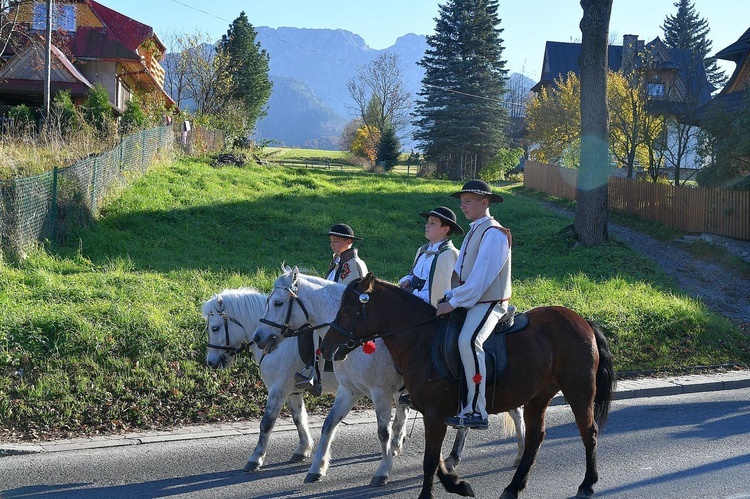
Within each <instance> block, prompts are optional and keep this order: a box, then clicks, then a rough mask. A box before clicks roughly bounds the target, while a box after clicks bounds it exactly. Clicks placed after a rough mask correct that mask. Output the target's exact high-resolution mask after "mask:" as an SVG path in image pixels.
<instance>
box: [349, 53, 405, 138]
mask: <svg viewBox="0 0 750 499" xmlns="http://www.w3.org/2000/svg"><path fill="white" fill-rule="evenodd" d="M346 87H347V89H348V90H349V94H350V95H351V97H352V99H353V100H354V103H355V107H354V110H355V112H356V113H357V114H358V115H359V117H360V118H361V119H362V122H363V123H364V125H365V126H366V127H367V128H368V129H371V128H375V129H377V130H378V131H379V132H382V131H383V130H385V129H386V128H388V127H392V128H393V130H394V131H395V132H396V136H397V137H399V138H403V135H402V134H403V131H404V130H405V129H406V127H407V126H408V125H409V109H411V104H412V102H411V100H412V99H411V94H410V93H409V92H408V91H407V90H406V88H405V86H404V81H403V73H402V71H401V65H400V61H399V57H398V55H397V54H392V53H390V52H384V53H383V54H381V55H380V56H378V58H377V59H375V60H373V61H371V62H370V63H369V64H366V65H364V66H362V67H361V68H359V69H358V70H357V74H356V76H355V77H354V78H352V79H350V80H349V81H348V82H347V84H346Z"/></svg>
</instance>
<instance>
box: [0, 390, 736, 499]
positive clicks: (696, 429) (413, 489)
mask: <svg viewBox="0 0 750 499" xmlns="http://www.w3.org/2000/svg"><path fill="white" fill-rule="evenodd" d="M490 424H491V429H490V430H488V431H483V432H482V431H475V432H473V433H472V434H471V435H470V437H469V442H468V444H467V447H466V450H465V453H464V460H463V461H462V462H461V465H460V466H459V468H458V470H457V471H458V473H459V474H460V475H461V476H463V477H464V478H465V479H467V480H469V481H470V483H471V484H472V486H473V487H474V491H475V493H476V496H477V497H498V496H499V495H500V493H501V491H502V488H503V487H505V485H507V483H508V482H509V481H510V479H511V477H512V474H513V471H514V470H513V468H512V466H511V461H512V458H513V456H514V454H515V441H514V440H512V439H505V438H498V435H499V433H498V431H497V426H498V420H497V419H491V421H490ZM318 431H319V430H314V431H313V434H316V433H318ZM409 432H410V437H409V438H408V439H407V442H406V450H405V453H404V454H403V455H402V456H400V457H399V458H398V459H397V460H396V464H395V466H394V469H393V472H392V474H391V481H390V483H389V484H388V485H386V486H384V487H380V488H373V487H370V486H369V485H368V483H369V480H370V477H371V476H372V474H373V473H374V472H375V470H376V469H377V466H378V461H379V453H380V449H379V444H378V443H377V439H376V436H375V426H374V424H372V423H360V424H350V425H342V427H341V428H340V430H339V432H338V435H337V439H336V441H335V442H334V445H333V452H334V458H333V461H332V465H331V468H330V470H329V472H328V476H327V477H326V478H325V479H324V480H323V481H322V482H319V483H316V484H304V483H303V480H304V477H305V475H306V473H307V467H308V466H309V461H308V462H306V463H302V464H290V463H288V462H287V459H288V458H289V456H290V455H291V453H292V450H293V449H294V446H295V444H296V432H293V431H284V430H283V429H282V430H281V431H275V432H274V434H273V435H272V437H271V443H270V445H269V452H268V458H267V461H266V465H265V466H264V468H263V469H262V471H260V472H258V473H253V474H250V473H244V472H243V471H242V467H243V466H244V464H245V461H246V459H247V456H248V454H249V453H250V451H251V449H252V447H254V445H255V441H256V435H254V434H251V433H248V434H244V435H226V436H223V437H221V436H220V437H214V438H198V439H187V440H176V441H169V440H168V439H164V440H163V441H161V442H159V443H157V444H148V445H129V446H117V447H101V446H100V447H96V448H71V450H65V451H61V452H39V453H30V454H20V455H10V456H6V457H3V458H0V497H2V498H3V499H9V498H21V497H23V498H37V497H44V498H49V497H51V498H68V497H70V498H73V497H75V498H103V497H106V498H140V497H148V498H151V497H185V498H188V497H189V498H194V497H200V498H246V497H257V498H269V499H270V498H277V497H310V498H341V499H343V498H347V499H348V498H352V497H373V498H374V497H388V498H406V497H416V496H417V495H418V494H419V490H420V486H421V455H422V442H423V440H422V439H423V433H422V421H421V419H419V418H415V420H414V422H413V423H411V422H410V424H409ZM748 433H750V388H747V387H746V388H739V389H724V390H720V391H707V392H700V393H683V394H681V395H679V396H656V397H648V398H643V397H636V398H626V399H622V400H616V401H614V402H613V406H612V411H611V415H610V420H609V423H608V425H607V427H606V428H605V430H604V431H603V432H602V433H601V435H600V438H599V452H598V457H599V473H600V481H599V483H598V484H597V486H596V487H595V490H596V492H597V497H612V498H633V499H635V498H638V499H643V498H652V497H659V498H675V499H686V498H721V499H730V498H731V499H740V498H750V479H749V478H748V477H750V438H749V437H750V435H748ZM452 437H453V432H452V431H449V433H448V438H447V439H446V440H447V441H448V440H452ZM446 445H447V444H446ZM583 458H584V454H583V446H582V444H581V441H580V438H579V437H578V433H577V429H576V427H575V424H574V423H573V419H572V414H571V413H570V410H569V408H568V407H567V406H566V405H556V406H552V407H550V408H549V410H548V413H547V438H546V440H545V443H544V444H543V446H542V449H541V451H540V454H539V457H538V459H537V462H536V464H535V466H534V468H532V471H531V475H530V478H529V484H528V487H527V490H526V491H525V492H524V493H523V494H522V495H521V497H527V498H536V499H545V498H567V497H571V496H573V495H574V494H575V492H576V489H577V487H578V484H579V483H580V481H581V480H582V477H583V472H584V463H583ZM434 493H435V497H436V498H445V497H453V496H450V495H449V494H447V493H446V492H445V490H444V489H442V487H441V486H440V485H439V484H436V486H435V489H434Z"/></svg>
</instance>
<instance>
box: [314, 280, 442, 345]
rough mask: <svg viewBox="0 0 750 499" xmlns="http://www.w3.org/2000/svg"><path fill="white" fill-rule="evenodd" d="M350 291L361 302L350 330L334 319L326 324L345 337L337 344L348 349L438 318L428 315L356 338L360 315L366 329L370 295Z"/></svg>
mask: <svg viewBox="0 0 750 499" xmlns="http://www.w3.org/2000/svg"><path fill="white" fill-rule="evenodd" d="M352 292H353V293H354V294H356V295H358V296H357V299H358V300H359V303H360V304H361V306H360V308H359V310H358V311H357V314H356V315H355V316H354V321H353V322H352V330H351V331H348V330H346V329H344V328H343V327H341V326H339V325H338V324H337V323H336V321H333V322H330V323H329V324H328V326H329V327H330V328H331V329H333V330H334V331H336V332H337V333H339V334H340V335H341V336H343V337H344V338H346V341H344V342H342V343H339V346H344V347H346V348H348V349H349V350H354V349H355V348H357V347H359V346H362V345H364V344H365V343H367V342H368V341H372V340H375V339H377V338H385V337H386V336H392V335H394V334H399V333H404V332H406V331H411V330H412V329H416V328H418V327H420V326H423V325H424V324H427V323H428V322H431V321H434V320H435V319H437V318H438V317H437V316H434V317H429V318H427V319H425V320H423V321H420V322H418V323H416V324H414V325H413V326H409V327H407V328H406V329H399V330H396V331H386V332H384V333H374V334H371V335H369V336H364V337H362V338H358V337H357V336H355V335H354V328H355V326H356V325H357V321H358V320H359V318H360V317H362V319H363V320H364V322H365V330H367V329H368V328H367V303H369V301H370V295H369V294H367V293H360V292H358V291H357V290H355V289H354V288H352Z"/></svg>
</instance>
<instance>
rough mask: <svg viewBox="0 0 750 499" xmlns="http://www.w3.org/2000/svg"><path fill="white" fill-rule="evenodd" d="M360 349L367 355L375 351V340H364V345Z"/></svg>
mask: <svg viewBox="0 0 750 499" xmlns="http://www.w3.org/2000/svg"><path fill="white" fill-rule="evenodd" d="M362 351H363V352H365V353H366V354H367V355H371V354H373V353H375V342H374V341H372V340H371V341H366V342H365V344H364V345H362Z"/></svg>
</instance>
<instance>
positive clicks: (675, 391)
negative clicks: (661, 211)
mask: <svg viewBox="0 0 750 499" xmlns="http://www.w3.org/2000/svg"><path fill="white" fill-rule="evenodd" d="M739 388H750V370H733V371H727V372H722V373H711V374H692V375H682V376H672V377H664V378H644V379H637V380H622V381H618V382H617V389H616V391H615V396H614V400H625V399H634V398H647V397H661V396H669V395H681V394H687V393H700V392H714V391H721V390H735V389H739ZM550 405H565V398H564V397H563V396H562V394H560V393H558V394H557V395H556V396H555V397H554V398H553V399H552V402H551V403H550ZM417 417H421V415H419V414H418V413H417ZM324 420H325V416H324V415H311V416H310V417H309V425H310V428H320V427H322V426H323V421H324ZM376 421H377V420H376V417H375V411H372V410H365V411H358V412H351V413H349V415H347V416H346V419H345V420H344V421H342V422H341V424H343V425H358V424H368V423H375V422H376ZM295 430H296V428H295V426H294V423H293V422H292V420H291V418H282V419H279V420H278V421H277V422H276V425H275V426H274V429H273V431H275V432H278V431H295ZM259 432H260V429H259V421H245V422H240V423H224V424H205V425H196V426H184V427H181V428H176V429H174V430H169V431H151V432H139V433H124V434H122V435H104V436H95V437H82V438H75V439H64V440H51V441H47V442H39V443H34V444H25V443H19V444H16V443H6V442H0V457H4V456H13V455H22V454H41V453H47V452H64V451H71V450H86V449H102V448H107V447H125V446H130V445H143V444H154V443H160V442H176V441H183V440H196V439H203V438H218V437H232V436H241V435H253V434H258V433H259Z"/></svg>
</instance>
